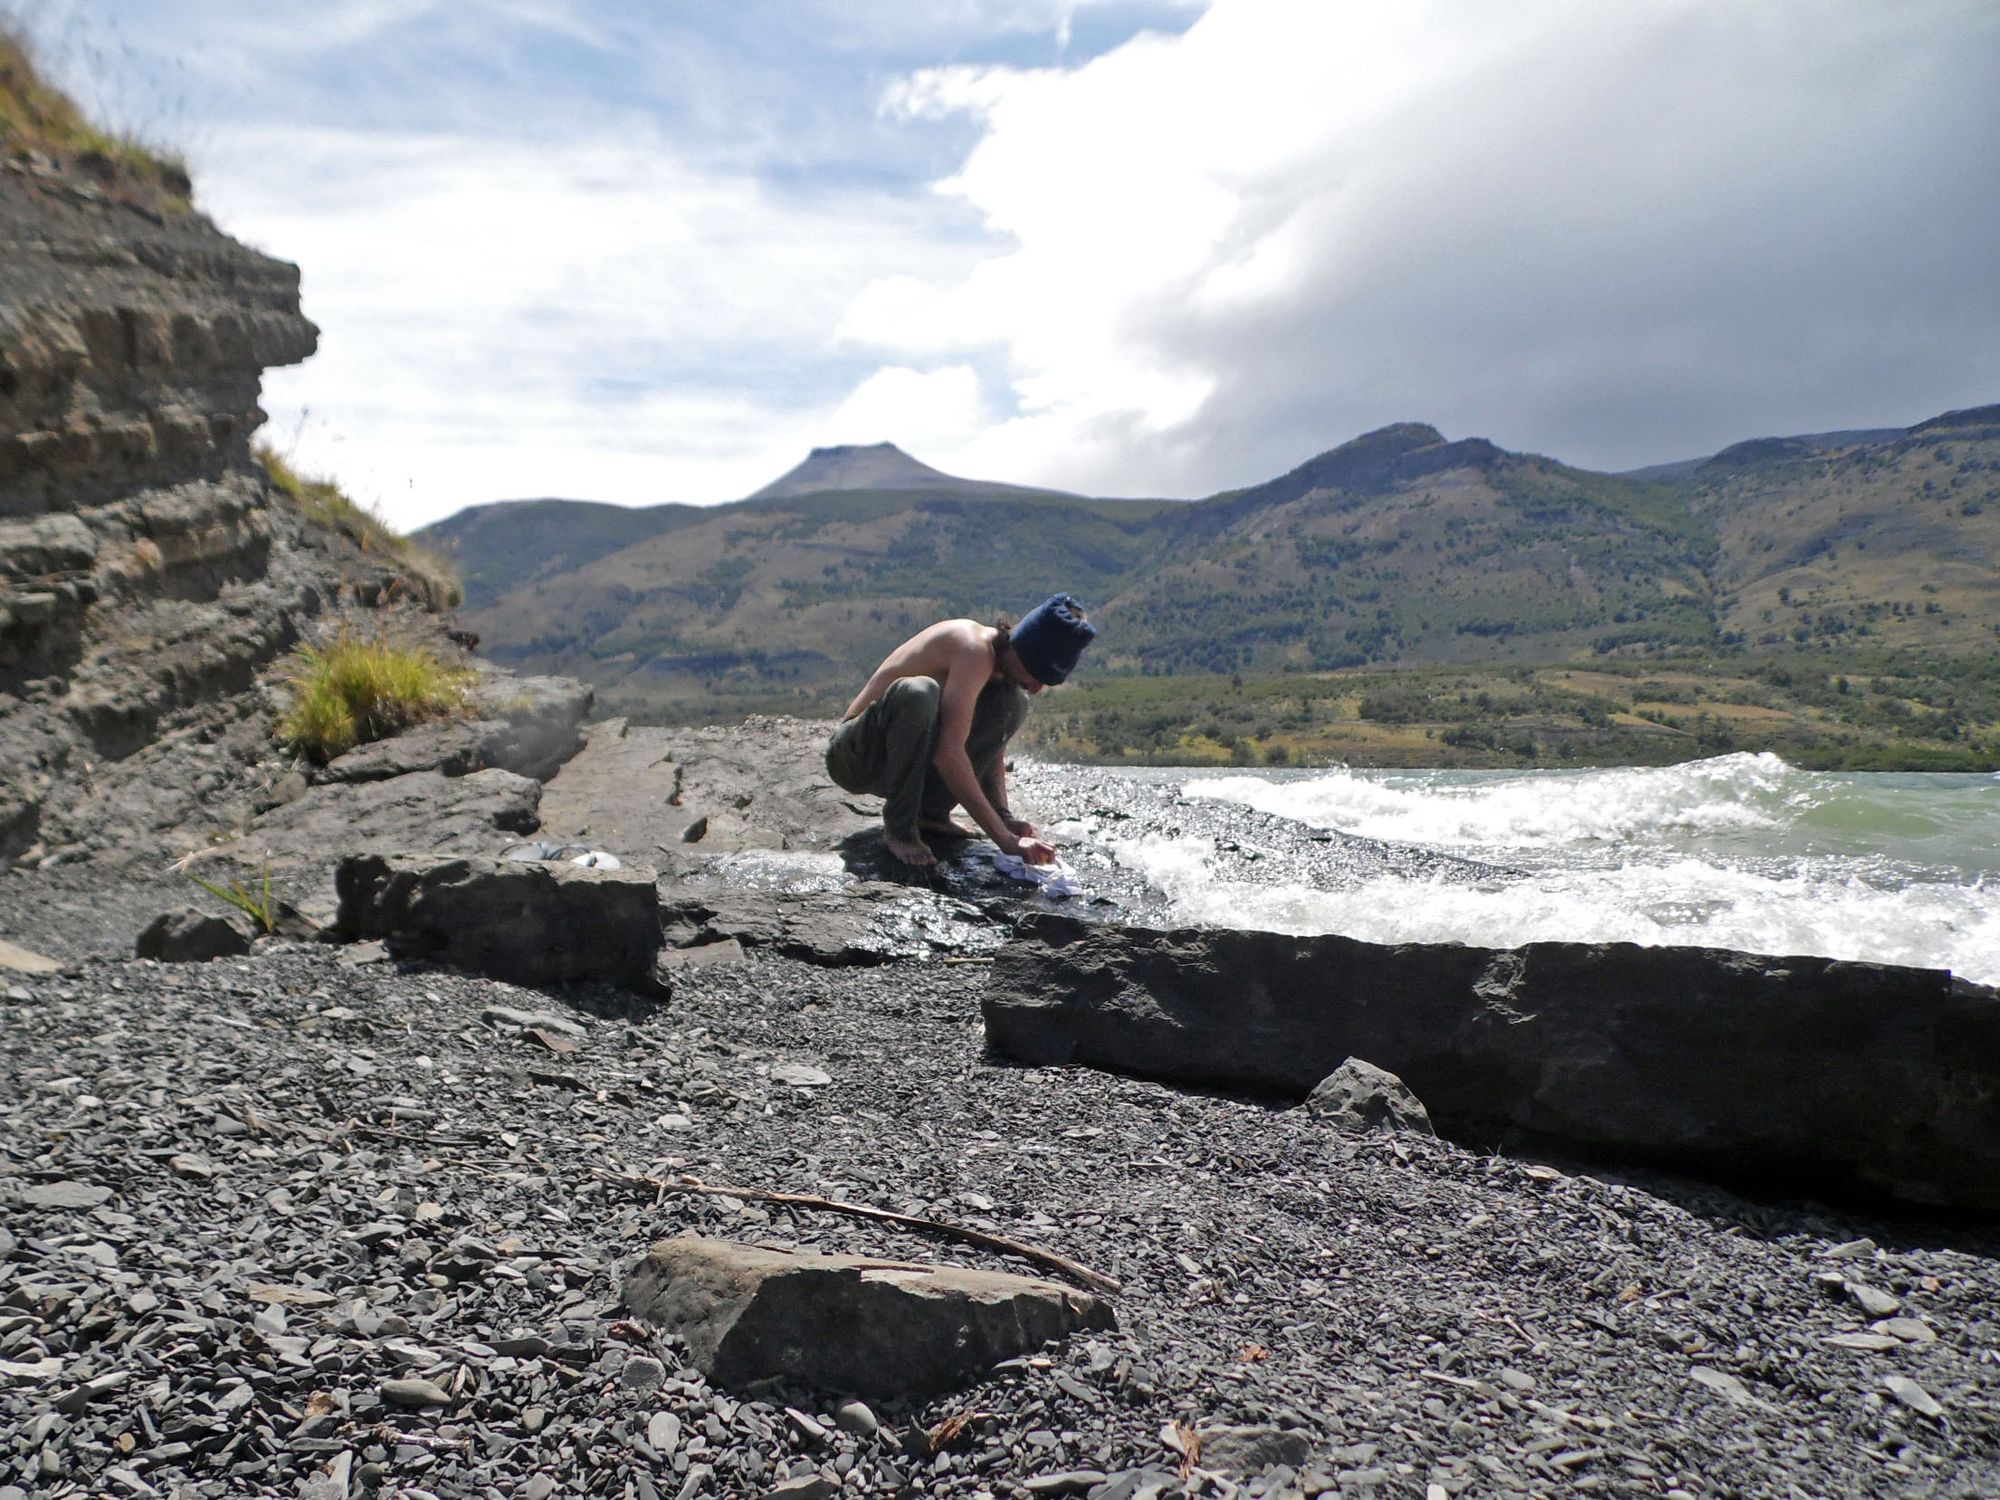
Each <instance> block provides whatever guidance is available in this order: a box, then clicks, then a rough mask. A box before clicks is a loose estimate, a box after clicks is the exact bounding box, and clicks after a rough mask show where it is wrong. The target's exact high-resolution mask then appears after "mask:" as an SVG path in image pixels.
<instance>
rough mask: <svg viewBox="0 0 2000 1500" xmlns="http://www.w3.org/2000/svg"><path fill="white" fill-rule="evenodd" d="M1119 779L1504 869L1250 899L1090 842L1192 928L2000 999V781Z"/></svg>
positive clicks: (1354, 776) (1201, 868)
mask: <svg viewBox="0 0 2000 1500" xmlns="http://www.w3.org/2000/svg"><path fill="white" fill-rule="evenodd" d="M1121 774H1129V775H1131V776H1133V777H1135V778H1137V779H1139V780H1142V781H1149V782H1154V783H1161V782H1164V783H1167V784H1170V785H1173V786H1175V787H1178V788H1179V789H1180V791H1181V793H1182V794H1183V796H1185V797H1187V798H1189V799H1194V800H1197V801H1210V800H1212V801H1216V802H1221V803H1233V804H1237V805H1241V806H1245V807H1250V808H1254V809H1257V810H1259V811H1261V812H1264V813H1268V814H1271V815H1273V816H1275V817H1277V818H1279V819H1282V820H1285V821H1286V822H1287V823H1288V824H1296V825H1300V826H1302V827H1304V828H1308V829H1315V830H1335V831H1337V832H1339V833H1342V834H1350V835H1355V836H1358V837H1360V838H1364V839H1369V840H1382V841H1386V842H1388V843H1391V844H1395V845H1400V846H1404V847H1406V848H1415V849H1420V850H1426V851H1434V852H1436V853H1438V854H1442V855H1450V856H1455V857H1457V858H1458V859H1461V860H1475V861H1479V862H1480V863H1481V864H1483V865H1486V866H1489V867H1490V869H1489V871H1488V872H1487V873H1484V874H1482V875H1480V876H1479V877H1478V878H1474V879H1466V878H1463V877H1462V876H1461V877H1457V878H1448V877H1446V876H1444V875H1441V874H1438V873H1435V872H1434V871H1430V870H1427V869H1426V868H1425V867H1424V866H1423V865H1422V864H1421V863H1417V864H1412V865H1409V866H1407V867H1394V868H1386V869H1381V870H1377V871H1374V872H1372V873H1370V874H1369V875H1367V876H1366V877H1365V878H1362V879H1359V880H1356V881H1351V882H1344V883H1341V884H1340V885H1338V886H1337V887H1328V886H1324V885H1315V884H1313V883H1310V882H1307V883H1301V882H1296V881H1286V880H1278V881H1275V882H1273V881H1269V880H1248V879H1243V878H1239V877H1240V874H1241V863H1240V857H1238V858H1236V859H1235V860H1234V861H1233V862H1232V860H1229V859H1222V858H1220V857H1219V851H1218V849H1217V847H1216V845H1215V842H1214V841H1213V840H1212V839H1207V838H1204V837H1202V836H1201V835H1199V834H1192V835H1190V834H1182V835H1176V834H1173V833H1169V832H1161V831H1157V830H1148V831H1141V832H1135V833H1132V834H1129V835H1123V836H1121V834H1120V832H1119V830H1118V829H1117V828H1116V827H1115V826H1095V827H1090V828H1088V829H1087V830H1085V829H1081V828H1079V829H1078V830H1077V831H1078V832H1086V831H1087V832H1088V833H1089V834H1090V835H1091V836H1092V837H1093V839H1094V840H1095V841H1096V842H1098V843H1099V845H1100V847H1102V848H1103V849H1104V850H1105V851H1106V853H1108V854H1109V855H1110V856H1111V857H1112V858H1113V859H1115V860H1116V861H1117V862H1118V863H1119V864H1120V865H1122V866H1124V867H1125V868H1126V869H1127V870H1128V871H1130V872H1131V873H1132V874H1134V875H1136V876H1138V877H1140V878H1142V879H1143V880H1145V881H1146V882H1147V883H1148V884H1149V885H1150V886H1151V887H1153V888H1155V889H1156V890H1158V891H1159V892H1161V893H1163V895H1164V897H1165V899H1166V901H1167V902H1168V904H1169V907H1170V914H1171V917H1172V919H1173V920H1176V921H1182V922H1187V923H1191V924H1195V925H1203V926H1231V927H1250V928H1261V929H1265V930H1268V931H1274V932H1287V933H1301V934H1303V933H1318V932H1337V933H1344V934H1346V935H1348V936H1350V937H1357V938H1365V939H1368V940H1370V941H1374V942H1464V943H1474V944H1479V945H1483V946H1492V947H1510V946H1514V945H1516V944H1520V943H1526V942H1534V941H1540V940H1550V939H1559V940H1567V941H1576V942H1611V941H1623V942H1635V943H1645V944H1654V945H1663V944H1680V945H1694V946H1705V947H1708V946H1712V947H1723V948H1741V949H1746V950H1748V951H1751V952H1758V953H1770V954H1821V955H1825V956H1827V957H1832V958H1854V959H1871V960H1876V961H1879V962H1884V963H1896V964H1914V965H1921V966H1924V967H1930V968H1946V969H1950V970H1952V971H1953V972H1954V973H1956V974H1958V975H1959V976H1960V977H1962V978H1965V979H1970V980H1975V981H1977V982H1979V983H1983V984H2000V775H1917V774H1891V773H1869V774H1834V773H1824V772H1816V771H1800V770H1796V769H1794V768H1793V767H1791V766H1788V765H1786V764H1785V763H1784V762H1783V761H1782V760H1780V759H1778V758H1777V757H1776V756H1773V755H1726V756H1721V757H1719V758H1716V759H1713V760H1703V761H1692V762H1688V763H1686V764H1683V765H1678V766H1667V767H1645V768H1640V767H1635V768H1614V769H1600V770H1583V771H1364V770H1347V769H1335V770H1296V769H1293V770H1275V769H1274V770H1264V771H1258V772H1254V773H1246V772H1243V771H1208V770H1183V771H1174V770H1166V771H1163V770H1158V769H1154V770H1148V771H1134V772H1129V773H1121ZM1056 831H1057V832H1061V830H1060V829H1058V830H1056Z"/></svg>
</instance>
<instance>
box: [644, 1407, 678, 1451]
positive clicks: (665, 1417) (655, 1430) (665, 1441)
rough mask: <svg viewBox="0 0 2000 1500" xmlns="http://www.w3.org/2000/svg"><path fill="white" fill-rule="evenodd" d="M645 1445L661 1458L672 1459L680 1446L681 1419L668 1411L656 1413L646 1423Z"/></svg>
mask: <svg viewBox="0 0 2000 1500" xmlns="http://www.w3.org/2000/svg"><path fill="white" fill-rule="evenodd" d="M646 1443H647V1445H648V1446H649V1447H651V1448H652V1450H653V1451H654V1452H655V1453H657V1454H659V1455H660V1457H661V1458H672V1457H673V1456H674V1450H675V1449H677V1448H679V1447H680V1445H681V1419H680V1418H679V1417H677V1416H675V1415H674V1414H673V1413H672V1412H670V1411H656V1412H654V1413H653V1416H652V1420H650V1421H649V1422H647V1423H646Z"/></svg>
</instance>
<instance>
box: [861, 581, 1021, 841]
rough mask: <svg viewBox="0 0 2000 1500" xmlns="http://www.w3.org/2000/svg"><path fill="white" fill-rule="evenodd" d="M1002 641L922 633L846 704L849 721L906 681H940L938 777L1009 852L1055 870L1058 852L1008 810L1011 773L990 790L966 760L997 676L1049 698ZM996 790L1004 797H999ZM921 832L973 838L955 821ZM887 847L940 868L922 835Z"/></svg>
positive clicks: (970, 632) (932, 629)
mask: <svg viewBox="0 0 2000 1500" xmlns="http://www.w3.org/2000/svg"><path fill="white" fill-rule="evenodd" d="M1001 639H1002V637H1001V633H1000V631H999V630H998V629H996V628H995V627H993V626H991V625H981V624H980V623H979V622H978V621H977V620H940V621H939V622H938V623H937V624H935V625H932V626H928V627H927V628H925V629H923V630H920V631H918V632H917V633H916V634H915V635H913V636H911V637H910V638H909V639H908V640H907V641H904V642H903V643H902V645H900V646H898V647H896V649H895V650H893V651H891V652H890V653H889V654H888V655H887V656H886V657H884V658H883V660H882V665H881V666H879V667H877V668H876V669H875V671H874V672H873V674H871V675H870V677H869V679H868V681H867V682H866V683H864V684H863V685H862V688H861V691H860V692H858V693H856V694H855V695H854V701H853V702H851V703H849V704H848V705H847V713H846V716H845V717H846V718H847V719H850V720H851V719H854V718H857V717H858V716H860V715H861V714H863V713H865V712H867V711H868V709H869V708H871V707H872V706H874V705H875V704H876V703H878V702H880V701H881V699H882V697H883V695H884V694H886V693H887V692H888V691H889V689H890V688H891V687H892V686H893V685H894V684H896V683H898V682H901V681H903V680H904V679H906V678H928V679H930V680H931V681H932V682H935V683H936V684H937V686H938V688H939V690H940V694H941V699H940V703H939V708H938V734H937V753H936V755H935V757H934V758H933V765H934V766H935V768H936V771H937V774H938V776H939V777H940V778H941V779H942V780H943V781H944V783H945V785H946V786H947V787H948V788H949V789H950V791H951V793H952V796H953V798H954V799H955V800H956V802H957V803H958V805H959V806H961V807H963V808H964V809H965V810H966V812H967V813H968V814H970V815H971V817H972V819H973V821H974V822H976V823H977V824H978V825H979V826H980V828H981V829H982V830H983V831H984V832H985V833H986V835H987V837H989V838H991V839H992V840H993V841H994V843H996V844H998V845H999V846H1000V848H1001V849H1002V850H1004V851H1005V852H1006V853H1009V854H1014V855H1018V856H1019V857H1020V858H1022V859H1024V860H1026V861H1027V862H1028V863H1030V864H1049V863H1052V862H1053V861H1054V859H1055V857H1056V854H1055V849H1054V848H1053V847H1052V846H1051V845H1049V844H1047V843H1045V842H1043V841H1042V840H1041V839H1039V838H1037V837H1036V836H1035V829H1034V827H1033V825H1032V824H1029V823H1027V822H1025V821H1024V820H1021V819H1018V818H1015V817H1013V816H1012V815H1011V814H1009V813H1007V812H1006V811H1005V810H1004V809H1005V806H1006V802H1005V794H1004V786H1005V782H1004V778H1005V774H1006V773H1005V771H1004V769H1001V770H998V771H997V772H996V773H995V774H996V775H997V777H998V778H999V783H998V785H997V786H990V785H987V784H985V783H983V782H982V781H981V779H980V777H979V776H978V775H977V774H976V772H975V771H974V769H973V765H972V761H971V759H970V758H969V757H968V756H967V754H966V749H965V742H966V736H967V734H968V733H969V732H970V730H971V727H972V714H973V708H974V706H975V705H976V704H977V703H978V701H979V695H980V694H981V693H982V692H984V691H985V689H986V687H987V685H988V684H989V683H991V682H992V681H993V680H994V679H995V678H996V677H1005V678H1007V679H1008V680H1010V681H1012V682H1013V683H1014V684H1015V685H1016V686H1017V687H1019V688H1021V689H1022V691H1024V692H1028V693H1039V692H1041V691H1042V684H1041V682H1039V681H1038V680H1037V679H1036V678H1035V676H1034V675H1033V674H1032V673H1031V672H1029V671H1028V670H1027V669H1026V668H1025V667H1023V666H1022V665H1021V663H1020V661H1019V659H1018V658H1017V657H1016V656H1015V655H1014V654H1013V653H1012V652H1011V651H1009V650H1007V649H1006V648H1005V647H1004V646H1002V645H1000V641H1001ZM990 779H993V778H992V777H989V780H990ZM996 791H999V792H1000V794H1001V795H1000V796H999V797H997V798H996V797H995V795H994V793H995V792H996ZM996 802H997V803H998V805H997V806H996V805H995V804H996ZM917 832H918V834H919V835H921V834H922V833H931V834H934V835H938V836H942V837H965V836H967V833H968V831H967V830H966V829H963V828H960V827H958V826H957V825H956V824H953V823H951V822H950V821H949V820H946V822H945V823H944V824H943V825H942V826H935V827H929V828H920V829H919V830H917ZM885 841H886V843H887V844H888V847H889V852H890V853H892V854H894V855H895V856H896V857H897V858H898V859H900V860H903V861H904V862H906V863H908V864H913V865H933V864H936V863H937V856H936V855H935V854H933V853H932V852H931V849H930V846H929V845H928V844H926V843H925V842H924V841H923V839H922V837H921V836H918V837H914V838H913V837H910V836H908V835H907V834H906V833H904V832H903V831H902V830H897V829H890V830H888V833H887V838H886V840H885Z"/></svg>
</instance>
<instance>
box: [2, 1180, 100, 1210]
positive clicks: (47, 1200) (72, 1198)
mask: <svg viewBox="0 0 2000 1500" xmlns="http://www.w3.org/2000/svg"><path fill="white" fill-rule="evenodd" d="M15 1196H16V1197H17V1198H19V1199H20V1200H21V1202H23V1203H26V1204H30V1205H32V1206H33V1207H35V1208H101V1207H103V1205H105V1204H106V1203H109V1202H110V1201H111V1189H110V1188H108V1187H99V1186H98V1185H97V1184H96V1183H94V1182H37V1183H31V1184H30V1185H29V1186H27V1187H24V1188H22V1189H21V1190H20V1191H19V1192H18V1193H16V1194H15Z"/></svg>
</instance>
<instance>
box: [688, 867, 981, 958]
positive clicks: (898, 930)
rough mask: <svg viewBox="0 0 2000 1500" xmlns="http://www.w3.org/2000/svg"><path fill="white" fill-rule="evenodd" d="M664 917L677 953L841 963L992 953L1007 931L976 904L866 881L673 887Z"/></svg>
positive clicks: (903, 887) (927, 892)
mask: <svg viewBox="0 0 2000 1500" xmlns="http://www.w3.org/2000/svg"><path fill="white" fill-rule="evenodd" d="M660 921H661V924H662V926H663V927H664V929H665V932H666V941H667V944H668V948H669V951H670V952H674V951H679V952H692V953H699V952H700V951H701V949H702V948H704V947H712V946H715V945H717V944H721V943H726V942H729V943H735V944H736V945H737V946H738V948H739V949H742V948H768V949H770V950H771V951H773V952H775V953H780V954H783V955H784V956H785V957H786V958H796V959H801V960H803V961H804V962H806V963H815V964H830V965H834V966H836V967H842V966H846V965H850V964H881V963H888V962H890V961H891V960H892V959H898V958H913V957H918V956H921V955H924V954H931V953H956V954H965V955H976V954H984V953H990V952H992V951H993V950H994V949H995V948H997V947H998V946H999V945H1000V943H1001V942H1002V941H1003V940H1004V938H1005V936H1006V929H1005V928H1004V927H1002V926H1000V925H999V924H997V923H995V922H994V921H992V920H991V919H990V918H988V917H987V916H986V915H985V913H983V912H982V911H980V909H979V908H978V907H976V906H973V905H971V904H970V903H969V902H965V901H959V900H955V899H954V898H952V897H950V896H945V895H941V894H939V893H938V892H935V891H928V890H914V889H912V888H910V887H909V886H902V885H891V884H887V883H884V882H876V881H862V882H857V883H855V884H854V885H850V886H847V887H845V888H844V889H841V890H838V891H786V892H777V891H754V890H741V889H734V888H731V887H727V886H719V885H702V886H699V887H680V888H674V887H671V886H670V887H669V888H668V890H667V892H666V894H665V896H664V899H663V900H662V901H661V903H660Z"/></svg>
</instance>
